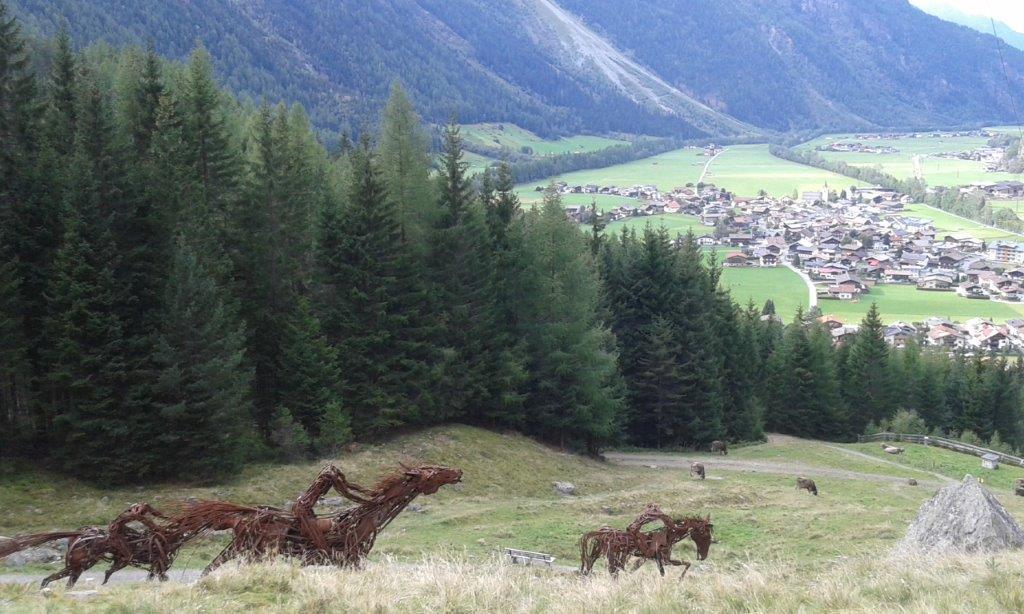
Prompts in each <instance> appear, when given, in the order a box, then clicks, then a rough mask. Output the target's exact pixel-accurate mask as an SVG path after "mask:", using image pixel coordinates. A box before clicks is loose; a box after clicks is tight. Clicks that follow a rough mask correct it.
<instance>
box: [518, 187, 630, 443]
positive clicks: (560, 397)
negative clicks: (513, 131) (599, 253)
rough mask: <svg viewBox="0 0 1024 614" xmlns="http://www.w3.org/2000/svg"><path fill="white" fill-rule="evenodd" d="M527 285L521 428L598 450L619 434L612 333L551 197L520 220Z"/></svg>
mask: <svg viewBox="0 0 1024 614" xmlns="http://www.w3.org/2000/svg"><path fill="white" fill-rule="evenodd" d="M524 224H525V230H524V241H523V247H522V259H523V262H524V265H523V266H524V267H525V268H526V270H527V271H528V272H527V274H526V277H527V278H529V279H530V280H531V282H532V285H531V287H530V289H529V291H528V292H527V293H526V294H525V295H524V300H523V302H522V303H521V309H520V312H519V315H518V321H519V322H520V326H521V330H522V331H523V335H524V337H525V340H526V346H527V350H526V351H527V356H528V360H529V374H530V379H529V382H528V386H527V390H528V397H527V399H526V403H525V407H526V408H527V412H526V425H527V431H528V432H529V433H532V434H536V435H539V436H541V437H544V438H545V439H549V440H554V441H557V442H558V443H560V444H562V445H573V446H576V447H583V448H585V449H587V450H588V451H590V452H592V453H596V452H597V451H598V450H599V449H600V447H601V446H602V445H604V444H606V443H608V442H610V441H613V440H614V439H615V438H616V437H617V435H618V432H619V424H620V422H619V413H620V409H621V394H620V389H621V388H620V381H619V378H618V373H617V370H616V368H615V354H614V345H613V343H614V342H613V338H612V337H611V335H610V334H609V333H608V331H607V330H606V329H605V328H604V327H603V326H602V324H601V322H600V320H599V318H598V313H597V306H598V304H599V302H600V295H601V291H600V280H599V278H598V276H597V273H596V269H595V267H594V265H593V261H592V259H591V255H590V250H589V247H588V246H587V244H586V242H585V240H584V238H583V236H582V235H581V234H580V232H579V229H578V228H577V227H576V226H575V224H573V223H572V222H571V221H570V220H568V219H567V218H566V217H565V211H564V209H563V207H562V205H561V203H560V202H558V200H557V199H554V200H548V201H547V202H545V204H544V206H543V207H542V208H541V209H540V210H539V211H538V210H534V211H532V212H530V213H529V214H528V215H527V216H526V219H525V220H524Z"/></svg>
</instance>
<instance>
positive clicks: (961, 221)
mask: <svg viewBox="0 0 1024 614" xmlns="http://www.w3.org/2000/svg"><path fill="white" fill-rule="evenodd" d="M900 215H902V216H903V217H917V218H922V219H928V220H931V221H932V222H933V224H934V226H935V230H936V231H939V232H966V233H967V234H969V235H971V236H972V237H975V238H978V239H984V240H986V241H990V240H992V239H1006V240H1009V241H1024V235H1018V234H1015V233H1013V232H1010V231H1008V230H1003V229H1001V228H994V227H989V226H985V225H984V224H980V223H978V222H975V221H973V220H969V219H967V218H962V217H959V216H957V215H954V214H952V213H948V212H946V211H943V210H941V209H936V208H935V207H930V206H928V205H924V204H920V203H915V204H911V205H906V206H904V208H903V212H902V213H901V214H900Z"/></svg>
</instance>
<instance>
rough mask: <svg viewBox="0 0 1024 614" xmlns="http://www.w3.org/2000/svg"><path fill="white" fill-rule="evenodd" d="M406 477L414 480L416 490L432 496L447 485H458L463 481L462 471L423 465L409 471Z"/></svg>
mask: <svg viewBox="0 0 1024 614" xmlns="http://www.w3.org/2000/svg"><path fill="white" fill-rule="evenodd" d="M405 475H407V476H409V477H411V478H412V482H413V484H415V486H416V489H417V490H419V491H420V492H421V493H423V494H425V495H432V494H434V493H435V492H437V490H438V489H439V488H441V487H442V486H444V485H446V484H457V483H459V482H461V481H462V469H453V468H451V467H441V466H437V465H423V466H421V467H416V468H415V469H407V470H406V472H405Z"/></svg>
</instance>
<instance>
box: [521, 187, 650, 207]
mask: <svg viewBox="0 0 1024 614" xmlns="http://www.w3.org/2000/svg"><path fill="white" fill-rule="evenodd" d="M516 196H518V197H519V202H520V203H521V204H522V205H523V207H525V208H527V209H528V208H530V207H531V206H533V205H539V204H541V202H542V201H543V200H544V193H543V192H538V191H536V190H532V189H526V188H518V189H516ZM591 202H596V203H597V208H598V210H599V211H608V210H609V209H614V208H616V207H619V206H622V205H630V206H633V207H636V206H638V205H640V201H638V200H635V199H632V198H626V197H624V196H609V195H607V194H562V204H563V205H564V206H566V207H573V206H577V207H579V206H584V207H589V206H590V203H591Z"/></svg>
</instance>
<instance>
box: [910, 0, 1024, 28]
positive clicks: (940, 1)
mask: <svg viewBox="0 0 1024 614" xmlns="http://www.w3.org/2000/svg"><path fill="white" fill-rule="evenodd" d="M911 3H912V4H916V5H918V6H925V5H931V6H950V7H953V8H955V9H957V10H958V11H960V12H962V13H967V14H968V15H981V16H983V17H994V18H996V19H997V20H999V21H1002V22H1003V23H1005V24H1006V25H1008V26H1010V27H1011V28H1013V29H1014V30H1016V31H1018V32H1024V0H911Z"/></svg>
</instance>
